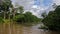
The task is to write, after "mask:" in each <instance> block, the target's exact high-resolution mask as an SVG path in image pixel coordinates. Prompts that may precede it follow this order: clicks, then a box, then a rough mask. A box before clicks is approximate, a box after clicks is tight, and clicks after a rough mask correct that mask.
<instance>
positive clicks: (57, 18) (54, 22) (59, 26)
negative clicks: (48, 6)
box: [42, 6, 60, 30]
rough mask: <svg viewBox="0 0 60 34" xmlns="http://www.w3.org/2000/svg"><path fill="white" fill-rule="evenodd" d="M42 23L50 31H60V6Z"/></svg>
mask: <svg viewBox="0 0 60 34" xmlns="http://www.w3.org/2000/svg"><path fill="white" fill-rule="evenodd" d="M42 22H43V23H44V25H46V26H47V27H48V28H49V29H50V30H60V6H57V8H56V9H55V11H51V12H49V14H48V16H47V17H45V18H44V19H43V20H42Z"/></svg>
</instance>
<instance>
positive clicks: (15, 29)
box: [0, 24, 60, 34]
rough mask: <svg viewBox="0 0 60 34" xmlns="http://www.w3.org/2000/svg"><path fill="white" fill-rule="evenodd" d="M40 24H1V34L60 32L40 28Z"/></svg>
mask: <svg viewBox="0 0 60 34" xmlns="http://www.w3.org/2000/svg"><path fill="white" fill-rule="evenodd" d="M39 26H40V24H38V25H35V26H23V25H16V24H11V25H10V24H0V34H60V33H59V32H55V31H47V30H46V31H45V30H43V29H38V27H39Z"/></svg>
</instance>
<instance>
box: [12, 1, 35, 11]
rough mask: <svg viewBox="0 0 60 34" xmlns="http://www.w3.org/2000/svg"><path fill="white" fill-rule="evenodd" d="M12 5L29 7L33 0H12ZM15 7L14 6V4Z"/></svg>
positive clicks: (27, 8)
mask: <svg viewBox="0 0 60 34" xmlns="http://www.w3.org/2000/svg"><path fill="white" fill-rule="evenodd" d="M12 1H13V4H14V6H15V5H18V6H24V8H25V9H26V10H29V9H31V6H32V5H33V4H34V0H12ZM15 7H16V6H15Z"/></svg>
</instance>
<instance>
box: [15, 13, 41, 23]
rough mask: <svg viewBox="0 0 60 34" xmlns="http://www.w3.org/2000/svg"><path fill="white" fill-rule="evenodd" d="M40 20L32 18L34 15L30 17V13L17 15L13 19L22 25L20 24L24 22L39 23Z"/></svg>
mask: <svg viewBox="0 0 60 34" xmlns="http://www.w3.org/2000/svg"><path fill="white" fill-rule="evenodd" d="M40 20H41V19H40V18H38V17H36V16H34V15H32V13H31V12H26V13H24V14H19V15H17V16H15V18H14V21H16V22H20V23H22V22H24V23H26V22H28V23H29V22H30V23H31V22H40Z"/></svg>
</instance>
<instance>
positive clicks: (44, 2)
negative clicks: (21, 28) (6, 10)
mask: <svg viewBox="0 0 60 34" xmlns="http://www.w3.org/2000/svg"><path fill="white" fill-rule="evenodd" d="M53 3H56V4H57V5H60V0H12V4H13V5H14V7H18V6H24V9H25V11H30V12H32V13H33V14H34V15H36V16H38V17H41V14H42V13H43V12H44V11H46V12H47V13H48V12H49V11H50V10H52V9H53V8H52V5H53Z"/></svg>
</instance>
